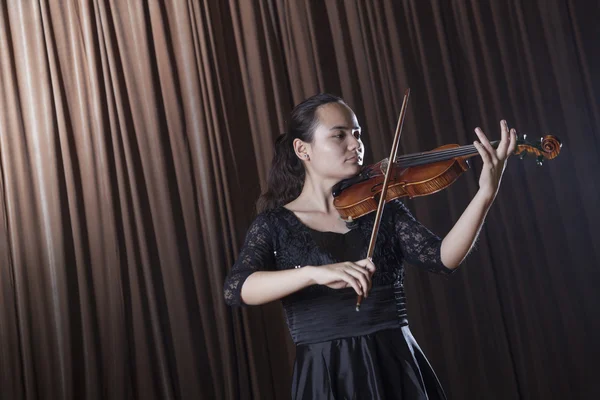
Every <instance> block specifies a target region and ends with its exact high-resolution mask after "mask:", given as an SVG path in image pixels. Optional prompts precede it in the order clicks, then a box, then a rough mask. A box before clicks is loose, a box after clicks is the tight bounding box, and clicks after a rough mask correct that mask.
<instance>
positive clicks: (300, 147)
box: [293, 139, 310, 161]
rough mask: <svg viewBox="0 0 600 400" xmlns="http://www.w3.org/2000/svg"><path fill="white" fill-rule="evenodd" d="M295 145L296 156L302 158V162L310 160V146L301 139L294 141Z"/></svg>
mask: <svg viewBox="0 0 600 400" xmlns="http://www.w3.org/2000/svg"><path fill="white" fill-rule="evenodd" d="M293 144H294V152H295V153H296V156H298V158H300V159H301V160H305V161H308V160H310V155H309V151H310V145H309V144H308V143H305V142H303V141H302V140H300V139H294V143H293Z"/></svg>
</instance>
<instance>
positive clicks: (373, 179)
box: [332, 135, 562, 222]
mask: <svg viewBox="0 0 600 400" xmlns="http://www.w3.org/2000/svg"><path fill="white" fill-rule="evenodd" d="M499 143H500V141H499V140H497V141H493V142H490V144H491V145H492V146H493V147H494V148H497V147H498V144H499ZM561 147H562V143H561V141H560V139H559V138H557V137H556V136H552V135H546V136H544V137H542V138H540V139H539V140H536V141H529V140H527V135H524V136H523V137H522V138H518V137H517V148H516V149H515V153H514V155H518V156H520V158H521V159H523V158H524V157H525V156H526V155H527V154H532V155H535V156H536V161H537V164H538V165H542V164H543V162H544V160H551V159H553V158H555V157H556V156H558V154H559V153H560V149H561ZM477 154H479V153H478V152H477V149H476V148H475V146H474V145H467V146H459V145H457V144H448V145H445V146H441V147H438V148H436V149H434V150H431V151H425V152H422V153H413V154H407V155H403V156H400V157H396V158H395V160H394V162H393V163H391V166H390V162H389V158H385V159H383V160H382V161H379V162H378V163H376V164H372V165H368V166H365V167H364V168H363V169H362V170H361V172H360V173H359V174H358V175H356V176H354V177H352V178H348V179H344V180H342V181H340V182H338V183H337V184H336V185H335V186H334V187H333V189H332V193H333V197H334V199H333V204H334V206H335V208H336V209H337V211H338V212H339V214H340V216H341V217H342V219H343V220H344V221H346V222H352V221H353V220H355V219H357V218H360V217H362V216H363V215H366V214H369V213H370V212H372V211H375V210H377V206H378V202H379V200H380V197H381V193H382V188H383V183H384V178H385V174H386V172H387V171H388V168H392V170H391V171H390V178H389V182H388V187H387V192H386V194H385V202H386V203H387V202H389V201H391V200H394V199H397V198H399V197H404V196H408V197H409V198H411V199H412V198H413V197H418V196H426V195H429V194H433V193H437V192H439V191H441V190H443V189H445V188H447V187H448V186H450V185H452V184H453V183H454V182H456V180H457V179H458V178H459V177H460V176H461V175H462V174H463V173H464V172H465V171H466V170H467V169H469V163H468V159H469V158H470V157H472V156H475V155H477Z"/></svg>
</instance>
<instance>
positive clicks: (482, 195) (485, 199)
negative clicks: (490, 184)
mask: <svg viewBox="0 0 600 400" xmlns="http://www.w3.org/2000/svg"><path fill="white" fill-rule="evenodd" d="M475 198H476V199H478V200H479V201H481V202H482V203H483V204H484V205H485V206H486V207H490V206H491V205H492V203H493V202H494V199H495V198H496V191H495V190H493V189H492V188H479V190H478V191H477V193H476V194H475Z"/></svg>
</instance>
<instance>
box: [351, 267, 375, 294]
mask: <svg viewBox="0 0 600 400" xmlns="http://www.w3.org/2000/svg"><path fill="white" fill-rule="evenodd" d="M345 272H346V273H347V274H350V275H352V276H353V277H354V278H356V279H357V280H358V281H359V282H360V287H361V289H362V291H363V293H364V296H365V297H367V294H368V291H369V286H370V284H369V281H370V280H371V277H370V276H369V273H368V271H366V270H364V269H363V268H360V267H358V266H353V268H349V269H347V270H346V271H345Z"/></svg>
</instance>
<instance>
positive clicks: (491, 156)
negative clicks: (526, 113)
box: [224, 94, 516, 399]
mask: <svg viewBox="0 0 600 400" xmlns="http://www.w3.org/2000/svg"><path fill="white" fill-rule="evenodd" d="M501 131H502V138H501V142H500V145H499V146H498V148H497V149H494V148H493V147H492V146H491V145H490V143H489V141H488V139H487V138H486V136H485V135H484V133H483V132H482V131H481V129H479V128H477V129H476V130H475V132H476V133H477V136H478V137H479V141H476V142H475V147H476V148H477V150H478V151H479V154H480V155H481V157H482V159H483V162H484V166H483V169H482V173H481V177H480V179H479V191H478V192H477V194H476V195H475V197H474V198H473V200H472V201H471V203H470V204H469V206H468V207H467V208H466V210H465V211H464V213H463V214H462V216H461V217H460V218H459V220H458V221H457V222H456V224H455V225H454V227H453V228H452V230H451V231H450V232H449V233H448V234H447V235H446V237H445V238H444V239H443V240H441V239H440V238H438V237H437V236H435V235H434V234H433V233H431V232H430V231H429V230H428V229H427V228H425V227H424V226H423V225H421V224H420V223H419V222H417V221H416V220H415V219H414V218H413V216H412V215H411V214H410V213H409V211H408V210H407V208H406V207H405V206H404V205H403V204H402V203H401V202H400V201H398V200H394V201H391V202H389V203H387V204H386V205H385V208H384V212H383V216H382V221H381V225H380V229H379V234H378V238H377V244H376V247H375V252H374V256H373V258H372V261H371V260H369V259H366V258H365V257H366V253H367V249H368V245H369V239H370V235H371V230H372V227H373V220H374V216H375V213H374V212H373V213H371V214H368V215H366V216H364V217H362V218H359V219H358V220H357V221H358V224H356V226H355V227H354V228H353V229H349V228H348V226H347V225H346V223H345V222H344V221H343V220H341V219H340V217H339V215H338V213H337V211H336V209H335V208H334V206H333V196H332V193H331V191H332V187H333V186H334V185H335V184H336V183H338V182H339V181H340V180H342V179H345V178H349V177H351V176H354V175H355V174H357V173H358V172H359V171H360V169H361V165H362V159H363V152H364V146H363V143H362V141H361V128H360V126H359V124H358V121H357V119H356V116H355V115H354V113H353V112H352V110H351V109H350V108H349V107H348V106H347V105H346V104H345V103H344V102H343V101H342V100H341V99H340V98H338V97H335V96H332V95H328V94H319V95H316V96H313V97H310V98H309V99H307V100H305V101H303V102H302V103H300V104H299V105H297V106H296V107H295V108H294V110H293V111H292V114H291V118H290V121H289V126H288V132H287V133H285V134H283V135H281V136H280V137H279V138H278V139H277V142H276V153H275V156H274V159H273V164H272V169H271V171H270V174H269V181H268V189H267V191H266V192H265V193H264V194H263V195H262V196H261V197H260V198H259V200H258V204H257V208H258V211H259V214H258V216H257V217H256V219H255V220H254V222H253V223H252V225H251V227H250V229H249V230H248V233H247V236H246V240H245V243H244V245H243V247H242V249H241V252H240V255H239V258H238V259H237V261H236V263H235V265H234V266H233V268H232V270H231V272H230V274H229V276H228V277H227V279H226V281H225V287H224V294H225V300H226V302H227V303H228V304H229V305H257V304H264V303H267V302H270V301H273V300H277V299H281V301H282V303H283V306H284V309H285V313H286V317H287V324H288V327H289V330H290V334H291V335H292V338H293V340H294V342H295V344H296V362H295V365H294V373H293V377H292V398H294V399H444V398H445V395H444V391H443V390H442V388H441V386H440V384H439V381H438V379H437V377H436V376H435V373H434V372H433V370H432V369H431V366H430V365H429V363H428V361H427V359H426V358H425V356H424V355H423V352H422V351H421V349H420V348H419V346H418V345H417V343H416V341H415V339H414V338H413V336H412V334H411V332H410V329H409V327H408V321H407V315H406V308H405V297H404V282H403V280H404V264H403V263H404V261H405V260H406V261H407V262H409V263H411V264H414V265H417V266H420V267H423V268H426V269H427V270H429V271H431V272H433V273H439V274H450V273H452V272H453V271H454V270H455V269H456V268H457V267H458V266H459V265H460V263H461V262H462V261H463V259H464V258H465V257H466V256H467V254H468V253H469V251H470V249H471V247H472V246H473V243H474V242H475V240H476V238H477V235H478V233H479V230H480V229H481V226H482V224H483V221H484V219H485V216H486V214H487V211H488V209H489V207H490V206H491V204H492V202H493V200H494V198H495V196H496V193H497V191H498V187H499V184H500V180H501V177H502V173H503V171H504V167H505V161H506V158H507V157H508V156H509V155H510V154H511V153H512V152H514V149H515V145H516V132H515V131H514V130H511V132H509V130H508V127H507V125H506V122H505V121H502V122H501ZM357 294H360V295H363V296H364V301H363V302H362V306H361V310H360V312H356V311H355V307H354V305H355V300H356V295H357Z"/></svg>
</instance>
